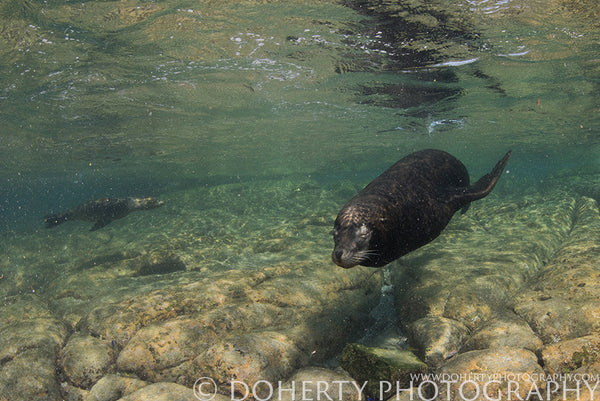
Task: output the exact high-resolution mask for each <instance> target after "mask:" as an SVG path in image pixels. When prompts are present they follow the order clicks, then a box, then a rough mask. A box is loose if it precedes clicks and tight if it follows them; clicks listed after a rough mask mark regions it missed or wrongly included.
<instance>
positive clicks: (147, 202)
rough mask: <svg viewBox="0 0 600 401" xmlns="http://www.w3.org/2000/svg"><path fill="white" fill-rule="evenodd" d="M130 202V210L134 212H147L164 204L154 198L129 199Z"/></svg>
mask: <svg viewBox="0 0 600 401" xmlns="http://www.w3.org/2000/svg"><path fill="white" fill-rule="evenodd" d="M130 202H133V205H132V209H134V210H149V209H154V208H157V207H159V206H162V205H164V204H165V202H163V201H161V200H158V199H156V198H131V199H130Z"/></svg>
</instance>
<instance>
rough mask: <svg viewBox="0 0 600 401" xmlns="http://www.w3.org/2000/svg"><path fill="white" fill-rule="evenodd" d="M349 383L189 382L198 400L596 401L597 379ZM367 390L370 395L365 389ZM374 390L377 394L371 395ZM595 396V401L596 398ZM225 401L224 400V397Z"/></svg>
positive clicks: (469, 377) (478, 376)
mask: <svg viewBox="0 0 600 401" xmlns="http://www.w3.org/2000/svg"><path fill="white" fill-rule="evenodd" d="M368 384H369V382H367V381H364V382H357V381H354V380H329V381H326V380H311V381H288V382H283V381H277V382H270V381H268V380H258V381H256V382H253V383H246V382H244V381H243V380H233V379H232V380H229V381H227V382H224V383H223V382H221V383H218V382H217V381H215V380H214V379H212V378H210V377H201V378H199V379H198V380H196V382H195V383H194V387H193V390H194V395H195V396H196V398H197V399H198V400H200V401H211V400H213V399H214V398H216V397H217V395H219V397H220V399H219V401H226V399H229V400H230V401H253V400H254V401H342V400H346V399H348V395H347V394H350V393H353V394H355V397H354V398H353V399H357V400H359V401H363V400H364V401H376V400H384V399H389V400H400V399H401V397H402V400H407V399H410V400H423V401H432V400H456V401H474V400H489V401H500V400H533V399H535V400H551V399H552V400H580V399H581V400H583V399H600V386H599V384H600V376H598V375H591V374H555V375H547V374H537V373H532V374H528V373H518V374H516V373H515V374H512V373H507V374H486V373H473V374H425V373H419V374H412V375H410V380H409V381H408V382H405V383H404V384H402V383H400V382H392V381H379V382H377V383H376V386H372V385H371V386H368ZM367 388H370V389H371V393H367V391H366V389H367ZM373 388H376V389H377V391H376V392H375V394H373ZM596 396H597V397H598V398H596ZM223 397H225V398H223Z"/></svg>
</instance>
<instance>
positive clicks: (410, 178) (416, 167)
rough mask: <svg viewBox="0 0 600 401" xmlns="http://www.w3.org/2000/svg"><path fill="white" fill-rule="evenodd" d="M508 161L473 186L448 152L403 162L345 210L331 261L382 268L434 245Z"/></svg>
mask: <svg viewBox="0 0 600 401" xmlns="http://www.w3.org/2000/svg"><path fill="white" fill-rule="evenodd" d="M509 157H510V152H508V153H506V155H505V156H504V157H503V158H502V160H500V161H499V162H498V163H497V164H496V166H495V167H494V169H493V170H492V171H491V172H490V173H489V174H486V175H484V176H483V177H482V178H481V179H480V180H479V181H477V182H476V183H475V184H473V185H471V186H469V173H468V171H467V169H466V167H465V166H464V165H463V164H462V163H461V162H460V160H458V159H457V158H455V157H454V156H452V155H450V154H449V153H446V152H444V151H441V150H435V149H426V150H422V151H418V152H415V153H412V154H410V155H408V156H406V157H404V158H403V159H401V160H399V161H398V162H396V163H395V164H394V165H392V166H391V167H390V168H389V169H387V170H386V171H385V172H384V173H382V174H381V175H380V176H379V177H377V178H375V179H374V180H373V181H371V183H369V184H368V185H367V186H366V187H365V188H364V189H363V190H362V191H360V192H359V193H358V194H357V195H356V196H355V197H354V198H352V199H351V200H350V201H348V203H346V205H344V207H343V208H342V209H341V211H340V212H339V214H338V216H337V218H336V220H335V224H334V230H333V238H334V241H335V247H334V250H333V253H332V255H331V257H332V260H333V262H334V263H335V264H337V265H339V266H341V267H344V268H350V267H353V266H356V265H362V266H370V267H381V266H384V265H386V264H388V263H390V262H391V261H393V260H395V259H397V258H399V257H400V256H402V255H405V254H407V253H408V252H411V251H413V250H415V249H417V248H419V247H421V246H423V245H425V244H427V243H429V242H431V241H432V240H434V239H435V238H436V237H437V236H438V235H440V233H441V232H442V230H443V229H444V228H445V227H446V225H447V224H448V223H449V222H450V219H452V216H453V215H454V213H455V212H456V211H457V210H460V209H463V210H465V211H466V209H467V208H468V206H469V203H470V202H472V201H474V200H477V199H481V198H483V197H485V196H486V195H487V194H489V193H490V192H491V191H492V189H493V188H494V186H495V185H496V182H497V181H498V178H500V175H501V174H502V172H503V171H504V167H505V166H506V163H507V162H508V159H509Z"/></svg>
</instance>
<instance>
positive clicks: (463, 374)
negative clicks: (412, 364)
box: [435, 347, 544, 400]
mask: <svg viewBox="0 0 600 401" xmlns="http://www.w3.org/2000/svg"><path fill="white" fill-rule="evenodd" d="M437 373H438V374H439V377H441V378H444V379H446V381H445V382H443V383H442V382H435V385H436V387H437V390H438V391H439V398H437V399H440V400H465V399H468V400H489V399H501V400H505V399H520V400H524V399H528V396H529V395H530V391H531V390H532V388H533V389H534V394H535V389H536V388H537V389H542V390H543V389H544V382H543V380H542V378H543V374H544V370H543V369H542V367H541V366H540V365H539V364H538V361H537V357H536V355H535V354H534V353H533V352H531V351H527V350H524V349H519V348H511V347H503V348H494V349H486V350H478V351H469V352H465V353H463V354H460V355H457V356H455V357H454V358H452V359H451V360H450V361H449V362H448V363H446V364H445V365H444V366H443V367H441V368H440V369H439V371H438V372H437ZM511 391H512V393H511ZM511 396H512V397H514V398H511Z"/></svg>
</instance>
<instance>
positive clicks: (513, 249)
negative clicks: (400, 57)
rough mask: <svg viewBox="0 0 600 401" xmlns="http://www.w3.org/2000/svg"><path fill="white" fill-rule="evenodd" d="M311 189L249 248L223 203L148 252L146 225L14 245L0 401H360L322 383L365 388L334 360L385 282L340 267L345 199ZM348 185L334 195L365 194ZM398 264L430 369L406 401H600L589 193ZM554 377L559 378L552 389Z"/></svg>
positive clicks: (7, 265)
mask: <svg viewBox="0 0 600 401" xmlns="http://www.w3.org/2000/svg"><path fill="white" fill-rule="evenodd" d="M299 190H300V189H298V191H299ZM304 190H305V192H306V193H307V195H306V196H307V198H306V199H304V200H305V201H307V202H308V201H309V200H312V201H314V200H315V199H320V202H321V204H320V208H317V209H308V208H307V209H306V210H304V211H303V213H299V215H300V216H302V217H301V218H299V219H298V220H297V221H281V219H277V218H275V217H273V218H272V219H271V220H268V219H267V221H263V222H262V223H261V224H263V225H264V227H266V226H268V227H270V229H269V230H266V229H264V227H263V228H261V229H260V230H258V229H257V228H256V227H247V226H245V223H244V219H243V218H240V222H239V225H238V227H239V231H240V232H243V233H244V237H245V238H249V239H248V240H247V241H245V242H243V241H242V242H240V241H236V240H235V238H234V237H229V236H228V235H233V234H231V233H221V234H222V235H219V233H218V232H217V231H216V230H217V227H218V224H217V223H216V222H217V221H219V219H222V218H223V216H222V215H219V214H218V213H221V212H218V211H217V209H216V208H215V209H214V210H212V211H210V210H209V211H207V212H206V213H205V214H204V215H203V217H200V216H189V215H188V216H186V217H185V218H184V219H183V220H182V221H178V223H177V224H181V225H182V226H181V227H179V228H178V230H179V231H177V232H174V233H172V234H171V235H168V234H165V231H167V230H165V229H164V226H165V225H168V224H170V222H172V221H173V215H172V214H169V213H174V209H171V211H169V208H167V207H165V211H161V212H157V213H163V214H162V215H161V214H157V216H156V220H155V221H153V224H154V225H155V227H162V228H160V229H159V230H155V231H160V232H155V233H154V234H152V235H149V236H148V237H145V239H144V240H143V241H141V244H140V242H138V243H136V245H133V241H132V240H131V238H136V236H135V233H136V232H137V231H136V230H139V229H140V227H144V226H143V225H144V224H147V220H144V219H143V218H142V217H133V216H132V218H131V221H129V222H128V223H127V224H128V225H126V224H125V223H123V225H122V226H117V225H116V224H115V228H114V230H122V231H121V232H118V231H110V230H108V229H107V230H106V231H105V232H104V233H102V232H100V233H98V234H97V235H96V236H95V237H93V238H95V239H93V240H90V239H85V238H88V237H86V236H87V235H89V234H88V233H87V232H86V231H85V229H81V230H79V228H73V229H72V230H74V231H71V233H72V234H67V233H69V231H68V230H64V231H63V232H62V234H58V233H56V232H52V234H51V237H43V238H41V237H40V238H41V239H40V238H38V237H35V238H37V239H35V238H34V237H26V238H25V237H23V238H21V240H22V243H23V244H25V243H27V244H29V245H28V246H29V247H30V248H31V247H33V248H35V250H34V251H32V253H31V254H28V258H29V262H27V261H23V260H22V259H21V260H20V262H19V263H18V266H17V263H15V262H14V261H15V260H16V259H17V258H18V256H17V255H16V253H17V251H16V250H13V251H11V252H12V253H11V252H8V253H7V256H6V258H5V260H3V262H2V265H1V267H2V269H3V275H4V278H3V279H2V280H1V282H0V286H1V287H0V290H1V291H2V295H3V303H2V306H1V308H0V321H2V326H1V327H0V400H1V401H20V400H27V401H35V400H49V401H58V400H94V401H116V400H140V401H141V400H153V401H156V400H170V401H173V400H197V399H198V395H199V394H198V391H199V390H202V389H208V387H198V380H199V379H201V378H211V379H212V380H213V381H214V384H216V385H217V387H218V392H219V394H217V395H216V398H215V399H217V400H218V401H225V400H231V399H236V400H242V399H252V398H254V399H257V400H259V401H261V400H262V399H265V398H267V397H266V396H265V395H264V394H267V395H269V385H267V383H270V384H271V385H272V394H271V395H270V397H271V399H285V400H288V399H289V400H293V399H296V400H298V399H317V395H318V396H319V398H320V399H328V398H327V397H330V398H331V399H343V400H352V399H358V398H359V397H361V396H363V398H364V399H366V395H365V394H360V393H359V392H358V388H357V387H356V386H351V385H349V384H348V385H344V386H341V385H338V386H337V387H336V386H333V385H331V386H329V387H327V388H325V387H323V386H324V384H319V383H321V382H328V383H330V384H331V383H351V382H352V380H354V379H353V378H352V377H351V376H350V375H349V374H348V373H347V372H345V371H343V370H342V369H341V368H339V367H338V368H326V366H329V367H331V366H332V362H331V361H332V358H334V359H333V360H335V357H336V356H339V355H340V353H341V351H342V349H343V347H344V346H345V345H347V344H348V343H350V342H353V341H357V339H359V338H360V337H362V335H363V334H364V333H365V329H367V328H368V327H369V326H372V325H373V322H372V320H371V318H370V317H369V313H370V312H371V310H372V309H373V308H374V307H375V306H376V305H377V304H378V302H379V298H380V294H381V287H382V281H383V276H382V274H381V273H380V272H381V270H375V269H370V268H363V267H358V268H353V269H349V270H345V269H340V268H338V267H336V266H334V265H333V264H332V263H331V262H330V261H329V252H330V245H331V239H330V238H329V237H328V236H327V232H328V229H329V224H330V220H329V218H322V216H320V215H319V214H322V213H323V212H322V211H323V210H328V211H329V214H331V215H332V216H331V221H332V220H333V213H335V212H336V208H335V207H334V205H335V204H338V203H339V199H337V198H332V199H324V197H323V196H322V194H321V193H320V192H319V189H318V188H317V187H312V188H309V187H308V186H307V187H306V188H304ZM289 191H290V192H292V191H296V188H295V186H294V187H290V188H289ZM345 191H346V190H340V192H338V194H337V196H342V195H343V196H345V195H346V192H352V191H354V189H352V190H348V191H346V192H345ZM281 194H282V195H281V196H282V197H285V198H288V194H286V192H285V190H281ZM178 199H182V198H181V197H179V198H178ZM297 200H298V199H296V201H297ZM232 206H234V207H235V205H232ZM311 210H314V212H311ZM190 213H192V212H190ZM236 215H239V214H238V213H232V215H231V216H230V217H231V218H234V216H236ZM327 216H329V215H327ZM128 218H129V217H128ZM195 218H196V220H195ZM202 219H204V220H202ZM211 219H212V220H211ZM200 220H201V221H200ZM185 222H190V223H189V226H186V223H185ZM191 222H194V223H193V224H192V223H191ZM200 222H201V223H202V225H203V227H204V228H203V230H204V231H202V232H200V231H198V230H197V229H196V231H194V227H197V225H198V224H199V223H200ZM173 224H174V223H173ZM129 225H132V226H131V227H129ZM126 226H127V227H129V228H119V227H126ZM211 227H212V228H211ZM127 230H130V231H127ZM322 232H324V233H322ZM44 235H47V234H46V233H44ZM65 236H66V237H65ZM117 237H119V238H129V239H130V240H123V242H115V241H116V239H115V238H117ZM228 238H231V239H230V240H228ZM14 241H15V242H13V245H14V246H13V248H14V249H17V248H18V247H17V244H18V243H19V242H18V241H19V240H18V239H15V240H14ZM32 241H33V242H35V241H38V242H37V244H38V245H35V244H34V245H31V243H32ZM60 241H62V242H63V246H62V248H59V247H57V246H56V244H58V243H60ZM94 241H97V243H95V242H94ZM128 241H129V242H128ZM42 243H50V244H51V245H49V247H48V248H44V246H46V245H43V246H42V245H40V244H42ZM111 244H112V245H111ZM23 246H25V245H23ZM36 247H37V248H36ZM48 249H57V251H56V252H55V253H50V254H49V253H48V252H49V251H48ZM82 249H89V252H88V253H86V252H83V251H82ZM282 254H283V255H285V257H281V255H282ZM36 255H37V256H36ZM244 255H246V256H244ZM49 261H50V262H49ZM28 263H29V266H30V267H31V268H30V269H29V270H28V269H27V268H26V266H27V264H28ZM245 264H247V265H248V266H245ZM11 266H16V267H13V268H12V270H11ZM257 266H260V267H257ZM61 267H62V268H63V270H64V271H62V272H61V271H58V270H57V269H60V268H61ZM389 270H390V272H391V278H390V280H391V283H392V284H393V292H394V297H395V305H396V310H397V315H398V317H399V322H400V325H401V328H402V332H403V333H404V334H405V335H406V337H407V338H408V344H409V347H410V349H411V350H412V351H414V353H415V354H416V355H417V356H418V358H419V359H420V360H421V361H422V362H424V363H425V364H426V369H424V370H422V372H423V373H422V374H420V375H415V376H414V377H412V378H413V379H414V380H412V381H407V383H409V384H403V387H402V389H403V390H402V391H399V392H398V397H397V398H399V399H410V397H411V396H412V397H413V399H419V397H421V398H425V399H440V400H441V399H449V400H461V399H469V400H475V399H477V400H479V399H481V400H486V399H509V398H510V399H538V398H541V399H544V400H546V399H548V400H559V399H569V400H575V399H577V400H588V399H589V400H591V399H594V397H600V386H598V387H597V388H594V387H593V386H594V385H595V384H596V381H593V382H592V381H589V382H588V384H590V385H589V386H586V383H584V382H583V381H582V378H591V379H594V378H595V377H596V375H598V376H600V357H599V354H600V334H599V327H600V319H599V316H600V281H599V280H598V278H599V276H600V214H599V211H598V204H597V202H596V201H595V200H594V199H592V198H588V197H585V196H581V195H579V194H576V193H573V192H570V191H567V190H556V191H552V192H550V191H542V192H535V193H532V194H528V195H522V196H517V195H513V196H508V197H500V196H494V195H491V196H490V197H489V198H486V199H485V200H483V201H480V202H476V203H474V204H472V205H471V209H470V210H469V211H468V212H467V213H466V214H464V215H460V216H459V215H457V216H455V218H454V220H453V221H452V223H451V224H450V226H449V227H448V228H447V230H446V231H445V232H444V233H443V234H442V236H440V237H439V238H438V239H437V240H436V241H434V242H433V243H431V244H429V245H427V246H425V247H423V248H422V249H420V250H418V251H416V252H414V253H412V254H409V255H406V256H405V257H403V258H401V259H400V260H399V261H397V262H395V263H393V264H392V265H391V266H390V267H389ZM382 347H383V348H385V345H382ZM424 366H425V365H424ZM552 377H554V378H558V379H561V380H555V381H552V385H551V386H548V382H549V381H551V380H548V379H549V378H552ZM423 382H426V383H425V384H423ZM301 384H302V385H301ZM409 385H410V386H413V391H412V393H411V392H410V391H404V390H405V389H406V388H407V387H406V386H409ZM311 386H312V387H311ZM319 386H321V387H319ZM576 386H579V390H578V391H575V390H574V389H575V388H576ZM278 388H281V389H283V391H278ZM286 389H287V390H286ZM532 389H533V390H532ZM536 391H537V392H536ZM265 392H266V393H265ZM394 396H395V395H394Z"/></svg>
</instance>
